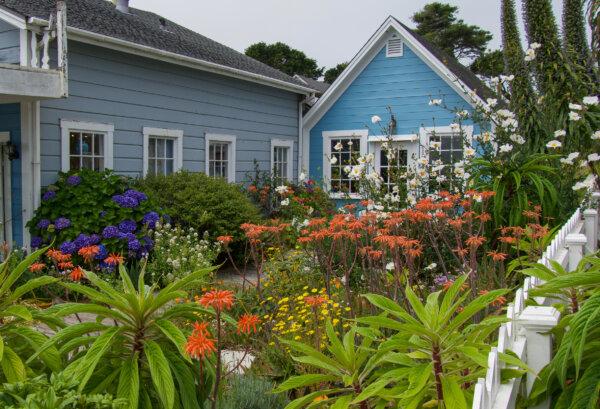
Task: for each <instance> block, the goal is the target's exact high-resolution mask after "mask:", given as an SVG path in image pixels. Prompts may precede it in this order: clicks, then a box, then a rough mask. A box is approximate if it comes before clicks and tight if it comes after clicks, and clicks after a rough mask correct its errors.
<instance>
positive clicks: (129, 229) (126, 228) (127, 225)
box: [119, 220, 137, 233]
mask: <svg viewBox="0 0 600 409" xmlns="http://www.w3.org/2000/svg"><path fill="white" fill-rule="evenodd" d="M136 229H137V224H136V223H135V221H134V220H123V221H122V222H121V223H119V230H121V231H122V232H123V233H133V232H134V231H135V230H136Z"/></svg>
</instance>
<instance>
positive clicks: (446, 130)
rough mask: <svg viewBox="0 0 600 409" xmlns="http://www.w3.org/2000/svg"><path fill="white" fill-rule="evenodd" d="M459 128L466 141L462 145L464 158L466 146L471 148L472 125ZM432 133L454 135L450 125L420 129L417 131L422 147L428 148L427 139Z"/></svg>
mask: <svg viewBox="0 0 600 409" xmlns="http://www.w3.org/2000/svg"><path fill="white" fill-rule="evenodd" d="M461 127H462V130H463V132H464V134H465V139H466V141H467V143H466V144H465V145H463V156H464V157H465V158H466V154H465V150H466V148H467V146H471V147H472V146H473V125H462V126H461ZM434 132H436V133H439V134H452V133H455V131H453V130H452V127H451V126H450V125H448V126H426V127H421V129H420V130H419V135H420V143H421V145H422V146H429V137H430V136H431V134H432V133H434ZM427 158H428V159H429V151H427Z"/></svg>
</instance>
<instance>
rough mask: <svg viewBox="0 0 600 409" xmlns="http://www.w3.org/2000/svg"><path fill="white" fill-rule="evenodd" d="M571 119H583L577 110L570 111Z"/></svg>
mask: <svg viewBox="0 0 600 409" xmlns="http://www.w3.org/2000/svg"><path fill="white" fill-rule="evenodd" d="M569 119H570V120H571V121H579V120H580V119H581V116H580V115H579V114H578V113H577V112H573V111H571V112H569Z"/></svg>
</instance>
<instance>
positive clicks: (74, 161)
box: [69, 156, 81, 170]
mask: <svg viewBox="0 0 600 409" xmlns="http://www.w3.org/2000/svg"><path fill="white" fill-rule="evenodd" d="M79 161H80V158H79V156H75V157H73V156H72V157H71V159H70V160H69V165H70V168H71V169H72V170H77V169H81V166H80V163H79Z"/></svg>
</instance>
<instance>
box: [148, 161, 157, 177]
mask: <svg viewBox="0 0 600 409" xmlns="http://www.w3.org/2000/svg"><path fill="white" fill-rule="evenodd" d="M148 174H150V175H156V159H149V160H148Z"/></svg>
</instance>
